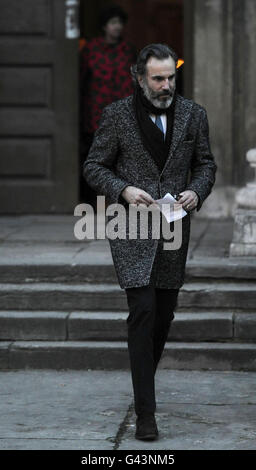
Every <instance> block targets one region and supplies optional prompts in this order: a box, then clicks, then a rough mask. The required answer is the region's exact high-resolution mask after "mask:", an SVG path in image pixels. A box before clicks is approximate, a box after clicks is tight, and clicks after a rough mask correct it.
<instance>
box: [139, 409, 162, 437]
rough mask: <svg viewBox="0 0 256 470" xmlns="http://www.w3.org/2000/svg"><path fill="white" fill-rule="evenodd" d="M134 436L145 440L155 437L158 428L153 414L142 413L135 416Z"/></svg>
mask: <svg viewBox="0 0 256 470" xmlns="http://www.w3.org/2000/svg"><path fill="white" fill-rule="evenodd" d="M135 437H136V439H141V440H146V441H153V440H154V439H157V437H158V429H157V424H156V420H155V416H154V414H144V415H139V416H138V417H137V420H136V433H135Z"/></svg>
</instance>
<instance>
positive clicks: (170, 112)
mask: <svg viewBox="0 0 256 470" xmlns="http://www.w3.org/2000/svg"><path fill="white" fill-rule="evenodd" d="M175 99H176V93H175V94H174V97H173V100H172V103H171V105H170V106H169V108H167V109H160V108H156V107H155V106H154V105H153V104H152V103H151V102H150V101H149V100H148V99H147V98H146V97H145V95H144V93H143V90H142V88H141V87H140V86H139V85H138V84H136V87H135V91H134V95H133V106H134V109H135V114H136V118H137V121H138V124H139V128H140V133H141V138H142V141H143V144H144V146H145V148H146V149H147V150H148V152H149V153H150V154H151V156H152V157H153V159H154V160H155V162H156V164H157V166H158V168H159V171H160V172H161V171H162V170H163V168H164V165H165V162H166V159H167V157H168V154H169V150H170V145H171V139H172V127H173V116H174V107H175ZM163 113H166V116H167V129H166V137H165V138H164V134H163V132H162V131H160V129H159V128H158V127H157V126H156V125H155V124H154V122H153V121H152V119H151V118H150V116H149V114H156V115H160V114H163Z"/></svg>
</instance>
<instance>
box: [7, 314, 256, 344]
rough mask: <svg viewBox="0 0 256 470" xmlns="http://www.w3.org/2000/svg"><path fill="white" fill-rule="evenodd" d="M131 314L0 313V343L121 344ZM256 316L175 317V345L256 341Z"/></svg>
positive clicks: (124, 338) (191, 315)
mask: <svg viewBox="0 0 256 470" xmlns="http://www.w3.org/2000/svg"><path fill="white" fill-rule="evenodd" d="M127 317H128V312H93V311H92V312H72V313H68V312H48V311H35V312H19V311H2V312H0V340H1V341H7V340H13V341H19V340H22V341H23V340H24V341H31V340H35V341H38V340H46V341H60V340H62V341H65V340H69V341H70V340H71V341H73V340H75V341H88V340H98V341H120V340H126V339H127V323H126V319H127ZM255 337H256V314H253V313H249V314H246V313H234V314H232V313H231V312H213V313H208V312H201V313H187V312H186V313H180V312H176V313H175V320H174V321H173V323H172V326H171V329H170V333H169V339H170V340H172V341H223V340H230V341H232V340H233V341H240V340H242V341H245V340H246V341H254V340H255Z"/></svg>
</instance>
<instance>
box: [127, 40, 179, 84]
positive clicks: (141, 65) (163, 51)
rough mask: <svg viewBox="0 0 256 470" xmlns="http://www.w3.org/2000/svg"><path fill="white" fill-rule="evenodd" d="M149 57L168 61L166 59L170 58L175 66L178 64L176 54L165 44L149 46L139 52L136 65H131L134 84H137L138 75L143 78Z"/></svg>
mask: <svg viewBox="0 0 256 470" xmlns="http://www.w3.org/2000/svg"><path fill="white" fill-rule="evenodd" d="M151 57H155V58H156V59H159V60H163V59H168V57H172V58H173V60H174V62H175V65H176V64H177V62H178V56H177V54H176V52H175V51H174V50H173V49H172V48H171V47H169V46H168V45H167V44H149V45H148V46H146V47H144V48H143V49H142V50H141V51H140V53H139V55H138V58H137V62H136V64H133V65H132V66H131V68H130V70H131V74H132V79H133V81H134V82H137V76H138V75H140V76H142V77H143V76H145V74H146V65H147V62H148V60H149V59H150V58H151Z"/></svg>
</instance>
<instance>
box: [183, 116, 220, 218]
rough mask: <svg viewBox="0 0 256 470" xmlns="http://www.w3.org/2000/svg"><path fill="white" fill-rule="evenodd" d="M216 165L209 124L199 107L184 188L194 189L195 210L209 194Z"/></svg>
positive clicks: (213, 181) (213, 180)
mask: <svg viewBox="0 0 256 470" xmlns="http://www.w3.org/2000/svg"><path fill="white" fill-rule="evenodd" d="M216 170H217V165H216V163H215V161H214V157H213V155H212V152H211V148H210V142H209V125H208V118H207V113H206V111H205V109H204V108H201V118H200V122H199V127H198V131H197V137H196V145H195V151H194V155H193V159H192V163H191V179H190V183H189V184H188V186H187V188H186V189H190V190H192V191H195V193H197V195H198V197H199V201H198V205H197V211H199V209H200V208H201V206H202V203H203V201H204V200H205V199H206V198H207V196H209V194H210V192H211V190H212V187H213V185H214V183H215V173H216Z"/></svg>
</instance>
